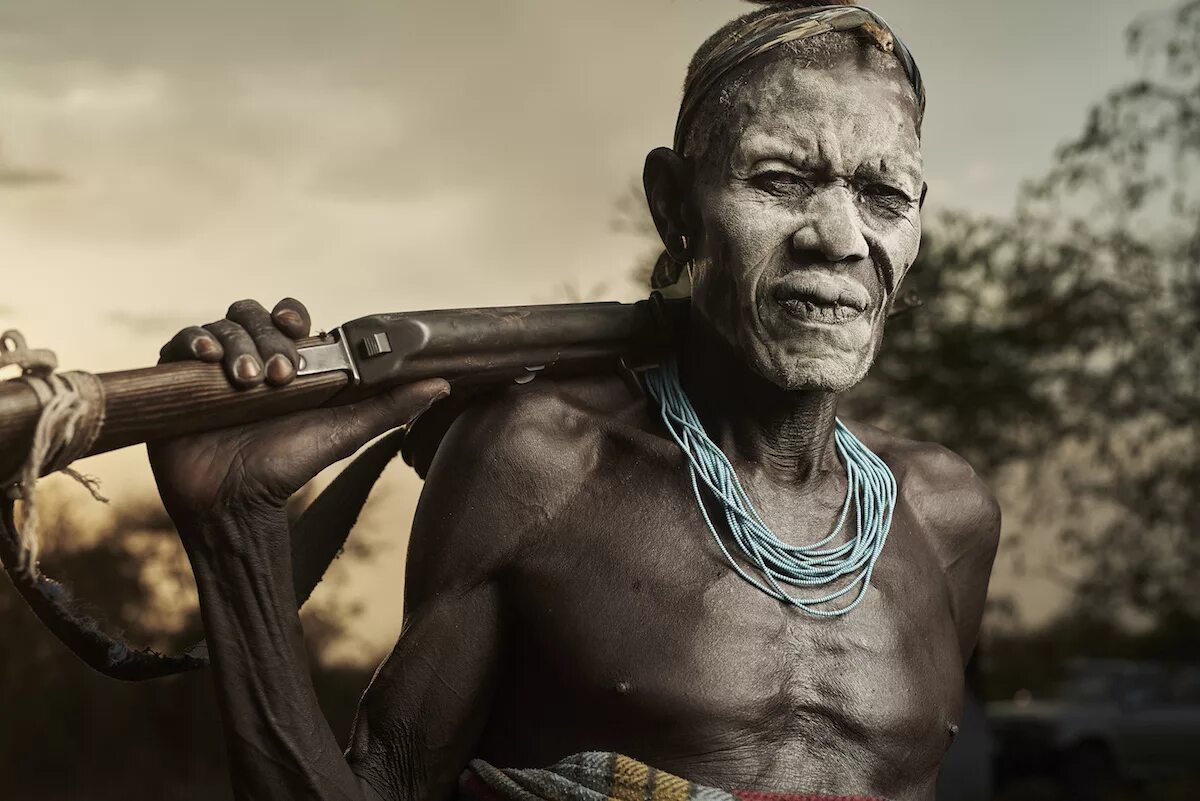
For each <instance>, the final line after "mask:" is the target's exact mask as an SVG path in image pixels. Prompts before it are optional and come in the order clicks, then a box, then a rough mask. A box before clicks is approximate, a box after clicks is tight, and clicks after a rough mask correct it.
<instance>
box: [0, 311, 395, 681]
mask: <svg viewBox="0 0 1200 801" xmlns="http://www.w3.org/2000/svg"><path fill="white" fill-rule="evenodd" d="M56 367H57V359H55V357H54V354H53V353H51V352H49V351H37V350H30V349H29V348H28V347H26V345H25V340H24V338H23V337H22V336H21V335H20V334H19V333H17V332H15V331H8V332H5V333H4V334H3V335H0V381H2V380H13V381H24V382H25V383H26V384H28V385H29V386H30V387H31V388H32V389H33V391H34V392H35V393H36V394H37V396H38V399H39V401H40V403H41V413H40V416H39V418H38V423H37V428H36V430H35V433H34V436H33V441H32V443H31V445H30V449H29V454H28V457H27V459H26V460H25V463H24V465H23V467H22V468H21V470H20V471H19V472H18V474H17V475H15V476H12V477H9V478H7V479H5V480H0V562H2V563H3V565H4V570H5V572H7V573H8V576H9V578H10V579H11V580H12V583H13V586H14V587H15V588H16V590H17V592H18V593H20V595H21V597H22V598H24V599H25V601H26V603H28V604H29V606H30V608H31V609H32V610H33V612H34V614H36V615H37V617H38V619H39V620H41V621H42V623H43V624H44V625H45V626H46V627H47V628H48V629H50V631H51V632H52V633H53V634H54V636H55V637H57V638H58V640H59V641H60V642H62V643H63V645H65V646H66V647H67V648H68V649H70V650H71V652H72V653H74V654H75V655H76V656H78V657H79V658H80V659H82V660H83V661H84V662H86V663H87V664H88V665H89V666H90V667H92V668H93V669H95V670H97V671H99V672H100V673H103V674H104V675H106V676H109V677H110V678H114V679H120V680H123V681H145V680H147V679H154V678H159V677H162V676H169V675H172V674H175V673H182V672H185V671H189V670H195V669H196V668H201V667H204V666H206V665H207V664H208V646H207V643H206V642H205V641H204V640H201V641H200V642H198V643H197V644H195V645H193V646H192V647H191V648H189V649H187V650H186V651H185V652H184V653H182V654H179V655H177V656H172V655H168V654H161V653H159V652H157V651H155V650H153V649H151V648H135V647H133V646H131V645H129V644H128V643H126V642H124V641H122V640H120V639H119V638H117V637H114V636H112V635H110V634H108V633H107V632H105V631H104V630H103V629H102V628H101V626H100V624H99V623H98V622H97V621H96V620H95V619H93V618H92V617H90V616H89V615H87V614H86V613H85V612H84V611H83V607H84V605H83V603H82V602H80V601H79V600H77V599H76V598H74V597H73V596H72V594H71V592H70V590H69V589H68V588H67V587H65V586H64V585H62V584H60V583H59V582H57V581H54V580H53V579H51V578H49V577H48V576H46V575H44V574H43V573H42V572H41V571H40V569H39V567H38V552H39V548H38V541H39V537H38V531H37V524H38V517H37V503H36V486H37V480H38V479H39V478H40V477H41V476H43V475H47V474H49V473H52V472H65V473H67V474H68V475H70V476H72V477H73V478H75V479H76V480H77V481H79V482H80V483H81V484H83V485H84V486H85V487H86V488H87V489H88V491H89V492H90V493H91V494H92V496H93V497H95V498H96V499H97V500H101V501H105V502H106V499H105V498H104V497H103V496H102V495H100V494H99V491H98V488H97V482H96V480H95V479H93V478H91V477H88V476H85V475H83V474H81V473H79V472H77V471H75V470H73V469H71V467H70V465H71V463H72V462H73V461H75V460H76V459H78V458H80V457H81V456H83V455H85V454H87V453H88V451H89V450H90V449H91V446H92V445H93V443H94V442H95V440H96V437H97V436H98V435H99V433H100V431H101V429H102V428H103V425H104V388H103V385H102V384H101V383H100V381H99V380H98V379H97V378H96V377H95V376H94V375H92V374H90V373H83V372H68V373H56V372H55V368H56ZM403 434H404V432H402V431H398V432H394V433H393V434H390V435H388V436H387V437H384V438H383V439H381V440H380V441H379V442H377V443H375V444H374V445H373V446H371V447H370V448H368V449H367V450H366V451H364V452H363V453H362V454H361V455H360V456H359V457H358V458H356V459H355V460H354V462H352V463H351V464H350V466H349V467H347V468H346V469H345V470H344V471H342V473H341V475H339V476H338V477H337V478H336V479H335V480H334V481H333V482H332V483H331V484H330V485H329V486H328V487H327V488H326V489H325V490H324V491H323V492H322V493H321V494H320V495H319V496H318V497H317V498H316V499H315V500H314V501H313V502H312V503H311V504H310V505H309V507H308V508H307V509H306V510H305V512H304V514H302V515H301V516H300V519H299V520H298V521H297V522H296V524H295V525H294V526H293V527H292V531H291V540H292V582H293V587H294V588H295V594H296V601H297V603H298V604H300V605H303V604H304V602H305V601H307V600H308V597H309V595H311V594H312V591H313V590H314V589H315V588H316V586H317V584H318V583H320V581H321V578H322V577H323V576H324V575H325V571H326V569H327V568H328V567H329V565H330V563H332V562H333V560H334V559H335V558H337V556H338V554H339V553H340V552H341V549H342V547H343V546H344V544H345V542H346V538H347V537H348V536H349V534H350V530H351V529H352V528H353V527H354V523H355V522H356V521H357V519H358V516H359V512H360V511H361V510H362V507H363V505H364V504H365V503H366V500H367V496H368V494H369V493H370V490H371V488H372V487H373V486H374V485H375V482H376V480H377V479H378V478H379V476H380V475H381V474H382V472H383V470H384V468H385V467H386V466H387V465H388V463H389V462H390V461H391V460H392V459H393V458H394V457H395V456H396V454H397V453H398V452H399V450H400V445H401V442H402V440H403ZM18 500H20V501H22V504H23V506H22V512H23V520H22V525H21V526H20V527H18V526H17V523H16V514H15V507H16V502H17V501H18Z"/></svg>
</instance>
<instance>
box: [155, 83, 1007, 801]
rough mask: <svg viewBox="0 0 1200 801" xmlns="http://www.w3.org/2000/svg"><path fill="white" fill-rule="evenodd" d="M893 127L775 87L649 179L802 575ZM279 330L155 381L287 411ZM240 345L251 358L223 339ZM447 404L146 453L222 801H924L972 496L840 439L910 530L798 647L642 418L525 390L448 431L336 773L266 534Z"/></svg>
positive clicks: (978, 543) (715, 429)
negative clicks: (572, 757) (467, 777)
mask: <svg viewBox="0 0 1200 801" xmlns="http://www.w3.org/2000/svg"><path fill="white" fill-rule="evenodd" d="M907 102H909V101H907V100H906V99H905V97H904V95H903V93H902V92H901V91H900V89H899V88H898V87H897V85H896V84H895V83H893V82H892V78H890V77H888V76H880V75H876V74H874V73H871V72H869V71H866V70H864V69H863V68H861V67H858V66H856V65H849V64H847V65H845V66H843V67H837V68H833V69H829V70H799V69H797V68H795V67H794V66H792V65H788V64H786V63H783V64H776V65H773V66H771V67H770V68H769V69H766V70H763V71H761V73H760V74H758V75H757V77H755V78H754V79H752V80H750V81H749V82H748V83H747V84H746V85H745V86H744V87H743V88H742V89H741V90H740V94H739V98H738V106H737V112H736V115H735V122H734V124H732V125H731V126H730V130H729V133H728V136H729V141H728V143H727V144H728V145H729V146H728V148H726V150H727V152H726V153H723V154H722V157H721V158H720V159H719V160H718V161H717V162H716V163H712V164H708V165H699V167H697V166H696V165H689V164H687V163H685V162H684V160H682V159H681V158H679V157H678V156H677V155H676V154H674V153H672V152H670V151H666V150H658V151H655V152H653V153H651V155H650V157H649V158H648V159H647V166H646V187H647V195H648V198H649V201H650V206H651V210H652V212H653V213H654V216H655V221H656V223H657V224H658V226H659V230H660V232H661V233H662V234H663V239H664V243H666V244H667V246H668V248H672V249H673V251H672V252H673V255H675V256H677V257H678V258H679V259H680V260H688V259H692V260H694V261H695V273H696V283H695V302H694V304H693V309H694V311H693V324H692V329H691V334H690V336H689V337H688V340H687V342H686V343H684V344H683V345H682V347H681V352H680V362H681V372H682V375H683V380H684V384H685V388H686V389H687V391H688V394H689V396H690V397H691V398H692V399H693V402H694V403H695V405H696V407H697V409H698V411H699V413H700V415H701V417H702V419H703V421H704V423H705V427H706V429H707V430H708V431H709V433H710V435H711V436H712V437H713V438H714V439H715V440H716V441H717V443H718V444H719V445H720V446H721V447H722V449H723V450H724V451H725V453H726V454H727V455H728V456H729V458H730V460H731V462H732V463H733V465H734V467H735V469H736V470H737V472H738V475H739V476H740V477H741V479H742V480H743V482H744V484H745V485H746V486H747V488H748V491H749V493H750V495H751V497H752V498H753V499H754V501H755V504H756V506H757V508H758V509H759V511H760V513H761V514H762V515H763V517H764V518H765V520H766V521H767V522H768V523H769V524H770V525H771V526H772V527H773V528H774V529H775V530H776V531H777V532H779V533H781V535H782V536H784V538H785V539H787V540H789V541H792V542H796V543H801V542H813V541H815V540H817V539H820V538H822V537H824V535H825V533H826V532H827V531H828V530H829V528H830V527H831V525H832V524H833V522H834V520H835V519H836V517H837V513H838V510H839V509H840V506H841V502H842V499H843V497H844V494H845V492H846V477H845V471H844V468H843V467H842V466H841V465H840V463H839V461H838V459H837V457H836V454H835V452H834V449H833V447H832V437H833V424H834V416H835V410H836V402H837V395H838V393H839V392H840V391H842V390H844V389H846V388H848V387H849V386H851V385H853V384H854V383H855V382H856V381H857V380H858V379H860V378H861V377H862V375H864V374H865V372H866V370H867V368H868V367H869V365H870V363H871V361H872V360H873V358H874V356H875V353H876V352H877V350H878V346H879V342H880V338H881V336H882V333H883V321H884V319H885V318H886V314H887V310H888V308H889V306H890V303H891V301H892V298H893V297H894V293H895V289H896V287H897V286H898V285H899V282H900V281H901V280H902V278H903V275H904V272H905V271H906V270H907V268H908V267H909V265H910V264H911V263H912V260H913V258H914V257H915V254H916V249H917V245H918V241H919V236H920V232H919V218H918V216H917V215H918V208H917V207H918V205H919V202H918V201H919V198H920V193H921V192H922V188H921V176H920V157H919V153H918V150H917V138H916V134H915V132H914V130H913V123H912V117H911V113H910V112H909V110H908V106H907V105H906V103H907ZM680 235H684V236H686V237H687V242H688V245H687V247H689V248H691V251H690V252H680V249H681V248H682V247H683V245H682V244H681V243H682V239H681V238H680ZM283 307H284V308H283V317H282V318H281V312H280V309H278V308H277V309H276V312H275V314H274V315H268V314H267V313H266V312H265V310H262V309H261V307H257V308H255V307H250V306H246V305H245V304H243V305H242V306H239V307H238V308H237V309H234V310H231V311H233V312H235V313H234V314H233V317H234V318H235V319H233V320H230V321H226V323H233V326H232V327H230V326H229V325H226V323H221V324H215V329H214V328H213V327H210V329H208V330H201V329H189V330H187V331H184V332H181V334H180V335H179V337H177V338H176V340H174V341H173V342H172V343H171V344H170V345H169V346H168V348H167V349H165V350H164V358H205V359H209V360H214V361H215V360H219V359H223V360H224V361H225V363H226V366H227V369H228V370H229V371H230V375H231V380H234V381H235V383H239V382H241V383H245V382H246V381H250V380H262V378H260V377H259V378H247V377H246V375H247V374H248V373H252V372H254V371H253V370H247V371H245V372H244V373H243V374H242V376H241V377H240V378H239V377H238V375H239V374H238V369H237V368H238V361H237V360H238V358H240V357H241V356H243V355H245V354H247V353H249V354H252V358H253V360H255V362H254V363H255V364H256V365H257V366H259V369H260V372H261V368H262V365H264V364H265V365H267V370H266V380H268V381H274V382H279V383H286V381H287V380H289V378H290V376H288V375H285V373H288V372H289V371H288V370H287V369H286V366H285V365H281V364H279V363H278V361H277V360H275V361H273V359H274V356H275V354H283V355H284V356H285V357H288V358H290V357H289V356H288V353H289V351H288V349H287V348H288V347H289V345H290V342H281V340H280V338H279V337H277V336H275V333H279V332H282V333H283V334H285V335H286V336H285V337H284V339H287V340H290V339H292V338H294V337H295V336H298V335H300V333H301V332H300V329H301V328H306V327H307V320H306V313H305V316H304V318H303V319H299V320H293V321H292V322H295V323H296V325H291V326H290V327H289V324H288V322H287V320H285V319H283V318H290V315H288V314H287V312H288V311H294V312H295V313H296V316H297V317H298V318H299V317H301V314H300V312H299V311H298V304H294V303H293V302H285V303H284V304H283ZM248 309H249V311H248ZM301 322H302V323H304V325H303V326H301V325H300V323H301ZM247 325H249V326H251V328H254V327H255V326H257V328H255V330H256V331H257V332H258V333H257V334H255V335H253V336H251V339H252V340H253V341H252V342H250V344H247V342H248V340H247V339H246V338H244V337H239V336H238V335H237V334H236V331H235V330H234V329H238V328H245V326H247ZM272 331H274V332H275V333H272ZM218 334H219V335H220V336H217V335H218ZM218 342H219V344H218ZM205 343H207V344H205ZM272 363H274V364H275V365H276V368H275V369H276V372H275V374H274V375H272V373H271V368H270V365H271V364H272ZM241 364H242V366H243V367H244V366H245V361H243V362H241ZM292 364H293V365H294V362H292ZM257 375H258V374H256V376H257ZM444 391H445V386H444V385H443V384H441V383H439V382H428V383H426V384H424V385H414V387H411V388H406V389H403V390H399V391H398V392H396V393H393V394H392V395H391V396H386V397H385V398H384V399H382V400H378V401H373V402H368V403H374V404H375V405H373V406H367V407H364V408H362V409H360V410H359V411H358V412H357V413H353V412H352V413H349V414H348V415H347V416H346V417H344V418H335V417H322V416H321V415H325V414H333V413H326V412H320V413H314V415H316V416H313V417H308V418H303V419H299V420H291V419H290V418H289V419H288V420H291V422H290V424H288V425H279V424H264V425H262V426H252V427H247V428H244V429H237V430H234V431H232V432H225V433H223V434H218V435H204V436H202V437H196V438H189V439H185V440H180V441H176V442H173V443H168V444H164V445H158V446H155V447H154V448H152V449H151V458H152V461H153V464H154V468H155V473H156V476H157V477H158V479H159V485H160V488H161V492H162V494H163V497H164V499H166V500H167V505H168V508H169V509H170V511H171V513H172V515H173V517H174V518H175V520H176V523H177V524H178V525H179V528H180V533H181V535H182V536H183V538H184V542H185V546H186V547H187V549H188V553H189V556H190V557H191V559H192V563H193V566H194V568H195V572H196V576H197V582H198V584H199V586H200V591H201V604H202V609H203V612H204V620H205V624H206V628H207V630H208V634H209V644H210V648H211V649H212V653H213V656H214V666H215V669H216V677H217V686H218V694H219V699H220V702H221V706H222V713H223V720H224V723H225V729H226V734H227V736H228V739H229V743H230V754H231V770H232V775H233V782H234V787H235V789H236V791H237V794H238V796H239V797H241V798H256V799H257V798H280V799H283V798H288V799H293V798H352V799H380V798H383V799H406V801H419V800H422V801H423V800H424V799H440V798H444V797H446V796H447V795H448V794H450V793H451V792H452V790H453V786H454V782H455V778H456V777H457V775H458V774H459V773H460V772H461V770H462V769H463V767H464V766H465V764H466V762H467V761H468V760H469V759H471V758H472V757H477V756H478V757H482V758H485V759H488V760H490V761H492V762H493V763H495V764H499V765H506V766H538V765H545V764H548V763H551V762H554V761H556V760H557V759H559V758H561V757H563V756H566V755H568V754H570V753H573V752H577V751H582V750H597V749H598V750H615V751H620V752H624V753H626V754H629V755H630V756H633V757H635V758H638V759H641V760H643V761H646V762H648V763H650V764H651V765H654V766H656V767H658V768H660V769H662V770H667V771H670V772H673V773H676V774H678V775H681V776H684V777H687V778H689V779H693V780H695V781H698V782H701V783H705V784H711V785H717V786H721V787H726V788H740V789H754V790H774V791H785V792H806V793H825V794H830V795H861V796H875V797H881V798H890V799H898V800H900V799H903V800H905V801H907V800H909V799H911V800H913V801H916V800H917V799H922V800H926V799H931V798H932V797H933V791H934V785H935V781H936V774H937V768H938V764H939V762H940V760H941V758H942V756H943V754H944V753H945V750H946V748H947V747H948V746H949V745H950V743H951V742H952V739H953V735H954V732H955V731H956V723H957V720H958V715H959V712H960V708H961V700H962V685H963V678H962V671H963V665H964V663H965V661H966V659H967V657H968V656H969V654H970V652H971V651H972V649H973V647H974V644H975V639H976V636H977V633H978V627H979V621H980V616H981V614H982V609H983V602H984V597H985V594H986V588H987V581H988V576H989V573H990V570H991V563H992V559H993V556H994V553H995V548H996V543H997V536H998V531H999V512H998V510H997V508H996V505H995V501H994V500H993V499H992V497H991V495H990V493H989V492H988V491H987V489H986V488H985V487H984V486H983V485H982V483H981V482H980V481H979V479H978V478H977V477H976V476H975V474H974V473H973V472H972V471H971V469H970V467H969V466H967V465H966V464H965V463H964V462H963V461H962V460H961V459H959V458H958V457H956V456H954V455H953V454H952V453H950V452H949V451H947V450H945V449H944V448H941V447H939V446H937V445H933V444H929V443H915V442H907V441H904V440H901V439H898V438H896V437H893V436H891V435H889V434H886V433H885V432H882V431H879V430H877V429H873V428H871V427H869V426H865V425H861V424H857V423H853V422H850V423H848V425H849V426H850V428H851V429H852V430H853V431H854V432H855V433H856V434H857V435H858V436H859V437H860V438H861V439H862V440H863V441H864V442H865V443H866V444H867V445H868V446H869V447H871V448H872V449H873V450H874V451H875V452H876V453H877V454H879V455H880V456H881V457H882V458H883V459H884V460H885V461H886V462H887V463H888V465H889V466H890V467H891V468H892V470H893V472H894V473H895V475H896V478H897V480H898V483H899V487H900V497H899V499H898V501H897V506H896V511H895V518H894V521H893V524H892V528H891V531H890V534H889V538H888V541H887V546H886V548H885V549H884V551H883V554H882V556H881V557H880V560H879V562H878V565H877V569H876V571H875V574H874V576H873V577H872V580H871V586H870V589H869V591H868V592H867V594H866V596H865V597H864V600H863V602H862V604H861V606H860V607H859V608H858V609H856V610H855V611H854V612H853V613H851V614H849V615H847V616H845V617H841V618H837V619H817V618H815V617H811V616H808V615H805V614H804V613H802V612H799V611H797V610H795V609H792V608H789V607H785V606H783V605H781V604H779V603H778V602H777V601H775V600H773V599H771V598H769V597H767V596H766V595H764V594H762V593H760V592H758V591H757V590H755V589H753V588H752V587H750V586H749V585H747V584H746V583H745V582H743V581H742V580H741V579H740V578H738V577H737V576H736V574H734V573H733V571H732V570H731V569H730V568H729V567H728V566H727V565H726V564H725V562H724V560H723V558H722V556H721V553H720V551H719V549H718V547H717V545H716V543H715V542H714V541H713V540H712V538H711V537H710V535H709V534H708V532H707V531H706V529H705V527H704V523H703V520H702V518H701V516H700V513H699V511H698V509H697V508H696V506H695V502H694V500H693V498H692V496H691V489H690V485H689V483H688V478H687V472H686V463H685V461H684V459H683V456H682V455H681V454H680V453H679V451H678V449H677V447H676V446H675V445H674V444H673V443H672V442H671V440H670V439H669V438H668V437H667V436H666V433H665V431H664V429H663V427H662V424H661V422H660V421H659V420H658V418H657V412H656V410H655V409H654V408H652V406H651V404H650V403H648V402H647V399H646V398H645V397H643V396H640V395H637V396H635V395H633V394H631V393H630V392H629V390H628V389H627V388H626V387H625V385H624V384H623V383H622V382H621V381H619V380H618V379H615V378H608V377H597V378H591V379H576V380H571V381H560V382H554V381H547V380H545V379H539V380H538V381H535V382H534V383H533V385H531V386H528V387H514V388H511V389H509V390H507V391H505V392H504V393H501V394H499V395H498V396H496V397H494V398H491V399H489V400H488V401H486V402H480V403H478V404H476V405H475V406H474V407H473V408H471V409H469V410H468V411H467V412H466V413H465V414H464V415H463V416H462V417H460V418H459V419H458V420H457V421H456V422H455V424H454V426H453V427H452V429H451V431H450V432H449V434H448V435H447V438H446V440H445V441H444V442H443V444H442V446H441V448H440V449H439V451H438V453H437V456H436V458H435V459H434V462H433V465H432V467H431V469H430V473H429V476H428V479H427V483H426V486H425V490H424V492H423V494H422V497H421V502H420V505H419V508H418V511H417V516H416V520H415V522H414V527H413V532H412V539H411V545H410V552H409V560H408V577H407V583H406V589H405V594H406V598H405V626H404V631H403V633H402V635H401V637H400V640H399V642H398V643H397V645H396V648H395V650H394V651H393V652H392V654H391V655H390V656H389V658H388V659H387V661H386V662H385V663H384V665H382V666H381V668H380V670H379V672H378V673H377V674H376V676H375V678H374V680H373V682H372V684H371V687H370V688H369V689H368V691H367V693H366V695H365V696H364V698H363V701H362V705H361V707H360V711H359V715H358V719H357V721H356V724H355V730H354V734H353V737H352V741H351V746H350V748H349V750H348V752H347V754H346V755H345V756H344V757H343V755H341V754H339V753H337V750H336V745H335V740H334V737H333V735H332V733H331V732H330V731H329V729H328V726H327V725H326V724H325V722H324V720H323V718H322V717H321V713H320V710H319V708H318V706H317V704H316V700H315V695H314V693H313V691H312V686H311V681H310V679H309V676H308V672H307V669H306V667H305V665H304V657H303V645H302V639H301V633H300V629H299V623H298V618H297V616H296V614H295V612H294V607H293V604H294V598H293V597H292V596H291V589H290V587H291V584H290V563H289V561H288V549H287V531H286V523H285V518H284V516H283V513H282V502H283V500H284V499H285V498H286V495H287V493H288V491H289V490H290V489H294V488H295V487H297V486H299V484H298V483H297V482H299V481H302V480H303V478H304V477H306V476H308V475H309V474H311V473H312V472H315V471H314V470H313V469H312V468H314V467H316V466H318V464H319V463H322V462H327V461H332V460H333V458H335V457H336V456H337V455H339V454H342V453H344V452H346V451H347V449H349V448H352V447H353V446H355V445H356V444H357V443H360V442H361V441H364V438H365V437H366V436H369V434H370V432H377V431H379V430H383V429H384V428H386V427H388V425H389V424H390V425H398V424H400V423H402V422H403V421H404V420H405V419H408V417H410V416H411V415H412V414H413V413H414V412H415V411H417V410H418V409H419V408H420V407H422V406H423V405H427V404H428V403H430V402H432V401H433V400H434V399H436V398H437V397H438V396H439V395H440V394H441V393H443V392H444ZM272 426H274V427H272ZM314 442H315V443H318V446H317V447H319V448H321V450H320V453H319V454H318V455H316V456H313V455H312V454H311V453H309V450H311V448H312V447H314V445H313V443H314ZM322 443H323V444H322ZM231 475H232V476H234V477H235V480H230V478H229V477H230V476H231Z"/></svg>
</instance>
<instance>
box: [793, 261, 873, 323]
mask: <svg viewBox="0 0 1200 801" xmlns="http://www.w3.org/2000/svg"><path fill="white" fill-rule="evenodd" d="M771 295H772V297H773V298H774V299H775V302H776V303H778V304H779V306H780V307H781V308H782V309H783V310H784V312H786V313H787V314H788V316H790V317H793V318H795V319H797V320H801V321H804V322H813V323H833V324H837V323H848V322H850V321H851V320H855V319H858V318H859V317H861V316H862V314H863V312H865V311H866V310H867V306H868V305H870V296H869V295H868V294H867V290H866V287H864V286H863V285H862V284H860V283H858V282H857V281H855V280H853V279H851V278H848V277H846V276H838V275H830V274H829V273H824V272H816V271H813V272H795V273H791V274H789V275H788V276H786V277H785V278H784V279H783V280H782V281H780V282H779V284H778V285H776V286H775V288H774V289H773V290H772V293H771Z"/></svg>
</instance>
